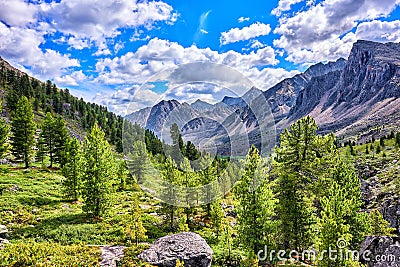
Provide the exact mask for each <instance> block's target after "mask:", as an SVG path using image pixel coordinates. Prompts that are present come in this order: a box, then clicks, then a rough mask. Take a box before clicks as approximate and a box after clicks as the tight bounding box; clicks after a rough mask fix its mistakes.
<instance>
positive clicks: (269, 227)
mask: <svg viewBox="0 0 400 267" xmlns="http://www.w3.org/2000/svg"><path fill="white" fill-rule="evenodd" d="M235 196H236V197H237V199H238V200H239V202H240V205H239V208H238V220H237V223H238V233H239V239H240V242H241V244H242V245H243V246H244V247H245V248H247V249H248V251H249V252H250V253H251V254H252V255H257V252H258V251H259V250H261V249H264V247H265V246H268V247H269V248H274V247H275V236H274V235H275V231H276V223H275V221H274V220H273V217H274V216H275V212H274V210H275V206H276V203H277V199H276V198H275V196H274V194H273V192H272V189H271V184H270V182H269V181H268V179H267V173H266V166H264V161H263V159H262V158H261V157H260V155H259V153H258V149H257V148H256V147H255V146H254V145H253V146H251V148H250V150H249V153H248V154H247V157H246V161H245V168H244V174H243V177H242V179H241V180H240V181H239V182H238V184H237V185H236V187H235Z"/></svg>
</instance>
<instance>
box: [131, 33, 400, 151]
mask: <svg viewBox="0 0 400 267" xmlns="http://www.w3.org/2000/svg"><path fill="white" fill-rule="evenodd" d="M196 102H197V101H196ZM196 102H195V103H196ZM265 102H267V103H268V104H269V107H266V106H265V104H264V103H265ZM180 105H181V104H180ZM180 105H177V107H178V106H180ZM192 105H193V104H192ZM156 106H157V105H156ZM156 106H155V107H153V108H155V109H158V108H160V106H159V105H158V106H157V107H156ZM196 107H197V108H196ZM269 108H270V111H271V113H272V115H273V118H272V117H270V116H269V115H268V114H270V113H269V111H268V110H269ZM180 109H181V108H180ZM146 110H147V109H144V110H141V111H138V112H137V113H136V114H138V117H140V114H142V113H145V112H146ZM154 112H155V111H154ZM169 112H171V110H169ZM187 112H189V110H187ZM190 112H191V113H190V114H191V116H196V115H197V116H198V117H191V116H186V118H189V117H191V118H190V119H189V120H187V121H185V120H184V119H183V117H180V118H179V119H180V123H181V125H180V127H181V131H182V136H183V138H184V139H185V140H190V141H192V142H194V143H195V144H196V145H201V144H204V143H208V144H211V143H212V146H214V149H216V148H215V146H217V147H218V148H217V150H218V151H223V153H228V152H229V149H227V148H226V146H227V145H226V143H229V142H231V140H229V138H228V137H229V136H231V135H235V134H237V133H239V135H240V136H241V137H240V139H243V138H244V136H245V135H247V136H246V138H248V140H250V142H251V143H253V144H256V145H260V144H261V143H262V142H261V134H263V133H264V132H265V131H269V130H268V129H270V128H271V127H270V126H271V125H270V124H271V120H272V121H273V122H274V123H275V125H274V126H273V127H272V128H275V127H276V131H277V133H279V132H281V131H282V130H283V129H285V128H286V127H288V126H289V125H290V124H291V123H293V122H295V121H296V120H298V119H300V118H301V117H304V116H306V115H311V116H312V117H314V118H315V120H316V121H317V123H318V125H319V132H320V133H324V134H326V133H330V132H334V133H335V134H336V135H337V136H338V137H339V138H340V139H341V140H347V139H349V138H351V139H352V140H355V141H358V142H365V141H367V140H369V139H370V138H371V137H372V136H373V135H375V137H379V136H380V135H383V134H387V132H389V131H390V130H392V129H394V128H396V127H399V126H400V44H396V43H376V42H371V41H363V40H360V41H357V42H356V43H355V44H354V45H353V48H352V50H351V52H350V55H349V57H348V59H347V60H346V59H343V58H340V59H338V60H337V61H335V62H328V63H325V64H324V63H318V64H316V65H313V66H310V67H309V68H308V69H307V70H306V71H305V72H303V73H300V74H297V75H295V76H293V77H292V78H287V79H284V80H283V81H281V82H279V83H278V84H276V85H275V86H273V87H271V88H269V89H268V90H266V91H264V92H263V91H260V90H259V89H257V88H251V89H250V90H249V91H248V92H246V94H244V95H243V96H242V97H228V96H226V97H224V99H223V100H222V101H221V102H220V103H217V104H215V105H213V106H212V107H210V106H208V105H207V107H205V105H204V103H202V102H197V104H196V105H194V107H193V106H191V109H190ZM154 114H155V113H154ZM135 116H136V115H135ZM151 116H152V115H151V114H149V120H153V119H152V118H151ZM136 120H137V118H136ZM161 121H162V120H158V121H157V123H155V124H151V125H146V127H148V126H149V127H152V128H153V129H156V128H157V127H159V126H156V125H157V124H160V123H161ZM150 129H151V128H150ZM221 147H224V148H221Z"/></svg>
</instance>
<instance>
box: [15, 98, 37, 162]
mask: <svg viewBox="0 0 400 267" xmlns="http://www.w3.org/2000/svg"><path fill="white" fill-rule="evenodd" d="M33 118H34V115H33V110H32V105H31V103H30V102H29V100H28V98H26V97H25V96H22V97H21V98H20V100H18V102H17V106H16V109H15V110H14V111H12V112H11V132H12V135H11V138H10V139H11V140H10V141H11V146H12V149H11V152H12V154H13V156H14V157H15V160H16V161H22V162H24V164H25V168H29V165H30V163H31V159H32V155H33V146H34V144H35V131H36V125H35V122H34V121H33Z"/></svg>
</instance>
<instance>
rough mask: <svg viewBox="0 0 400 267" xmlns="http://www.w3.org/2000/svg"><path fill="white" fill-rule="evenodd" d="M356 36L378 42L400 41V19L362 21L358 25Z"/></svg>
mask: <svg viewBox="0 0 400 267" xmlns="http://www.w3.org/2000/svg"><path fill="white" fill-rule="evenodd" d="M356 36H357V38H358V39H365V40H374V41H378V42H400V20H395V21H379V20H374V21H368V22H363V23H361V24H360V25H358V27H357V31H356Z"/></svg>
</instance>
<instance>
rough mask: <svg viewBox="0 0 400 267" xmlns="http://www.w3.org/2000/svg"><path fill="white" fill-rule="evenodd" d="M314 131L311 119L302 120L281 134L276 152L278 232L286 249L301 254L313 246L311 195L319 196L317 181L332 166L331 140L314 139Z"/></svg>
mask: <svg viewBox="0 0 400 267" xmlns="http://www.w3.org/2000/svg"><path fill="white" fill-rule="evenodd" d="M317 128H318V127H317V125H316V123H315V121H314V119H313V118H311V117H310V116H307V117H304V118H302V119H300V120H298V121H297V122H295V123H294V124H292V125H291V126H290V128H289V129H286V130H285V131H284V132H283V133H282V134H281V136H280V140H281V142H280V147H278V148H276V160H275V161H274V172H275V174H276V176H277V189H276V191H277V193H278V199H279V205H278V207H277V212H278V214H279V219H280V227H279V228H278V229H279V231H280V233H281V236H282V238H283V240H282V243H283V246H284V247H285V248H286V249H296V250H298V251H301V250H303V249H307V248H308V247H309V246H310V245H311V244H312V242H313V235H314V232H313V231H312V225H313V224H314V222H315V215H314V214H315V207H314V206H313V205H312V203H313V201H312V195H313V194H315V193H316V194H318V190H319V189H318V187H317V186H316V182H317V181H318V177H319V178H321V177H323V176H324V173H325V172H326V170H327V169H329V167H330V166H332V165H334V163H335V162H334V160H333V157H332V153H333V151H334V149H335V145H334V140H335V138H334V136H333V135H329V136H325V137H321V136H317V135H316V131H317Z"/></svg>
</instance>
